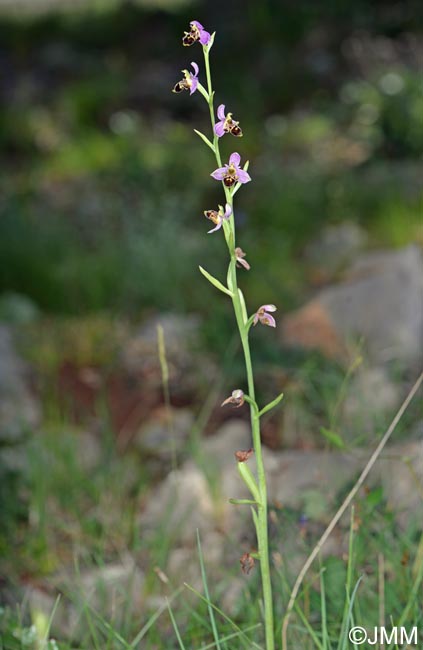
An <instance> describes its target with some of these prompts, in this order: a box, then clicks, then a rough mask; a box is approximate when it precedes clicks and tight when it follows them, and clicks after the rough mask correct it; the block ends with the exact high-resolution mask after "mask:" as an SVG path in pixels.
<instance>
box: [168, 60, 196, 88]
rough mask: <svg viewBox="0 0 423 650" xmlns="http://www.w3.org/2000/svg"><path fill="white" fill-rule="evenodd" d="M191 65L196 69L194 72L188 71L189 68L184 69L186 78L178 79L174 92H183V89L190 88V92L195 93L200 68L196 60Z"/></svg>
mask: <svg viewBox="0 0 423 650" xmlns="http://www.w3.org/2000/svg"><path fill="white" fill-rule="evenodd" d="M191 65H192V67H193V69H194V74H193V73H192V72H188V70H182V72H183V73H184V79H181V81H178V83H177V84H175V85H174V87H173V90H172V92H173V93H181V92H182V91H183V90H189V94H190V95H192V93H195V91H196V90H197V86H198V71H199V68H198V65H197V64H196V63H195V62H194V61H193V62H192V63H191Z"/></svg>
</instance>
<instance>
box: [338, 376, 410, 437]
mask: <svg viewBox="0 0 423 650" xmlns="http://www.w3.org/2000/svg"><path fill="white" fill-rule="evenodd" d="M402 392H403V387H402V386H401V385H398V384H396V383H395V382H393V381H392V380H391V378H390V376H389V374H388V372H387V370H386V369H385V368H383V367H382V368H376V367H375V368H369V367H360V368H359V369H358V370H357V372H356V374H355V375H354V377H353V379H352V381H351V383H350V384H349V386H348V389H347V395H346V398H345V401H344V403H343V405H342V412H341V426H340V428H341V430H342V431H346V432H354V434H355V435H356V436H358V437H360V436H362V435H367V434H369V433H370V434H373V433H374V432H375V430H376V428H377V427H378V426H379V425H384V424H385V422H386V417H387V416H388V415H392V414H393V412H394V410H395V409H396V408H397V407H398V406H399V403H400V401H401V399H402V397H403V395H402Z"/></svg>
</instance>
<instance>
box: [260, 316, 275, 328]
mask: <svg viewBox="0 0 423 650" xmlns="http://www.w3.org/2000/svg"><path fill="white" fill-rule="evenodd" d="M260 322H261V323H262V324H263V325H268V326H269V327H276V321H275V319H274V318H273V316H271V315H270V314H265V315H264V316H262V317H261V318H260Z"/></svg>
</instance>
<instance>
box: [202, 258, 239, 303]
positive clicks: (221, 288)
mask: <svg viewBox="0 0 423 650" xmlns="http://www.w3.org/2000/svg"><path fill="white" fill-rule="evenodd" d="M198 268H199V269H200V271H201V273H202V274H203V275H204V277H205V278H207V280H208V281H209V282H210V283H211V284H212V285H213V286H215V287H216V289H219V291H223V293H226V295H227V296H230V297H231V298H233V297H234V294H233V293H232V291H229V289H228V288H227V287H225V286H224V285H223V284H222V283H221V282H219V280H216V278H214V277H213V276H212V275H210V273H208V272H207V271H206V269H203V267H202V266H199V267H198Z"/></svg>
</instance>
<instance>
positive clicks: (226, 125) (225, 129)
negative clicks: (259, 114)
mask: <svg viewBox="0 0 423 650" xmlns="http://www.w3.org/2000/svg"><path fill="white" fill-rule="evenodd" d="M217 117H218V118H219V121H218V122H216V124H215V126H214V132H215V134H216V135H217V137H218V138H221V137H222V136H224V135H225V134H226V133H230V134H231V135H234V136H235V137H237V138H240V137H242V129H241V127H240V126H239V122H237V121H236V120H234V119H233V118H232V113H226V112H225V104H220V106H219V107H218V109H217Z"/></svg>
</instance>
